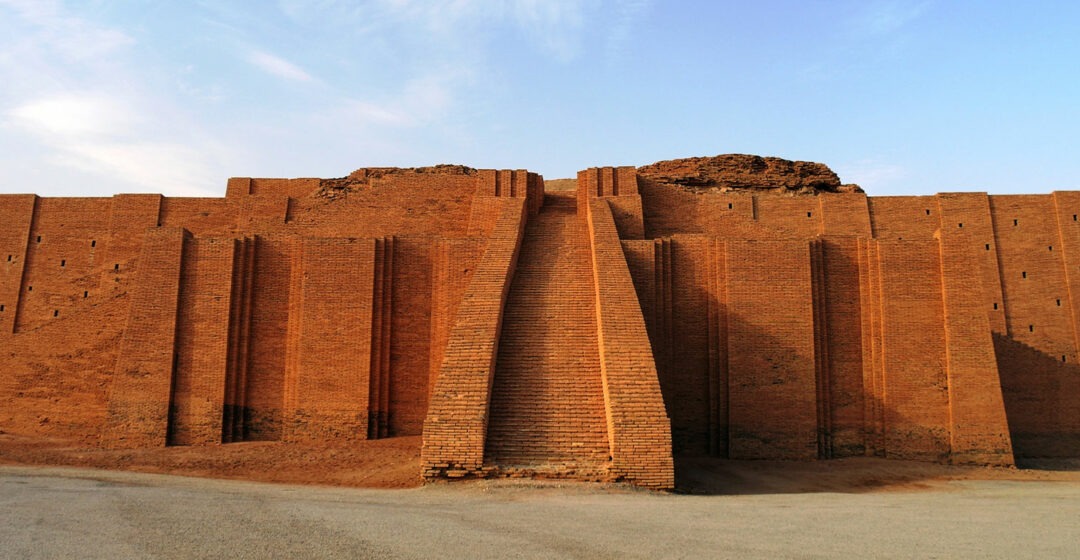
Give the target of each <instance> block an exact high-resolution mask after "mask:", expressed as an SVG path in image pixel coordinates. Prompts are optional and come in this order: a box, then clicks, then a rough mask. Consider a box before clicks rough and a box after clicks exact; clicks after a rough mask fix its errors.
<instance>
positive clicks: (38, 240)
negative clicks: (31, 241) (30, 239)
mask: <svg viewBox="0 0 1080 560" xmlns="http://www.w3.org/2000/svg"><path fill="white" fill-rule="evenodd" d="M37 242H38V243H41V236H40V235H39V236H37Z"/></svg>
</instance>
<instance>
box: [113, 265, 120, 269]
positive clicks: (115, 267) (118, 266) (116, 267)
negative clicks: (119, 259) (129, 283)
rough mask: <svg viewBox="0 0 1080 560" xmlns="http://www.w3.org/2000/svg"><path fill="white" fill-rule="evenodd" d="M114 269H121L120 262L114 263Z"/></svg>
mask: <svg viewBox="0 0 1080 560" xmlns="http://www.w3.org/2000/svg"><path fill="white" fill-rule="evenodd" d="M112 269H113V270H120V264H119V263H117V264H114V265H112Z"/></svg>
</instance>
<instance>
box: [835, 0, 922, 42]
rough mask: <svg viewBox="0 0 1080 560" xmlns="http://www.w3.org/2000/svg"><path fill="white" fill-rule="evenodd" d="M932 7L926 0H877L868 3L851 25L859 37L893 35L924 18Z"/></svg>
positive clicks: (856, 15)
mask: <svg viewBox="0 0 1080 560" xmlns="http://www.w3.org/2000/svg"><path fill="white" fill-rule="evenodd" d="M929 7H930V2H929V1H925V0H920V1H912V0H877V1H874V2H867V3H866V4H864V5H863V6H862V7H861V9H860V10H859V11H858V12H857V13H856V14H855V17H854V18H853V19H852V21H851V24H852V26H853V27H854V31H855V33H856V34H857V35H861V36H870V37H874V36H881V35H887V34H890V33H893V32H895V31H897V30H899V29H901V28H902V27H904V26H905V25H907V24H909V23H911V22H912V21H914V20H916V19H918V18H919V17H920V16H922V15H923V14H924V13H925V12H926V11H927V9H928V8H929Z"/></svg>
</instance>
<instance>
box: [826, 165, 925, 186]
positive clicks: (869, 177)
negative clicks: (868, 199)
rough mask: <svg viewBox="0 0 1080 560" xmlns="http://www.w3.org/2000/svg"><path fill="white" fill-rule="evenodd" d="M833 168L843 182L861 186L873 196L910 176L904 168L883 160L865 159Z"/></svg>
mask: <svg viewBox="0 0 1080 560" xmlns="http://www.w3.org/2000/svg"><path fill="white" fill-rule="evenodd" d="M833 167H834V170H835V171H836V174H837V175H839V176H840V179H841V180H842V181H843V182H845V183H855V184H857V185H860V186H862V187H863V188H865V189H866V190H867V191H868V192H870V193H871V194H873V192H874V191H875V190H878V189H881V190H884V189H886V188H889V187H891V186H894V185H895V184H896V183H897V182H899V181H901V180H903V179H904V178H906V177H907V175H908V171H907V169H905V168H904V167H903V166H901V165H897V164H895V163H889V162H887V161H884V160H881V159H863V160H858V161H853V162H849V163H843V164H839V165H834V166H833Z"/></svg>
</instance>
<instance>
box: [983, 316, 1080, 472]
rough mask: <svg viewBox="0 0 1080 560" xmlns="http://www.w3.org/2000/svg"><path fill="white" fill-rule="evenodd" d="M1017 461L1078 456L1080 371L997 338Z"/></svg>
mask: <svg viewBox="0 0 1080 560" xmlns="http://www.w3.org/2000/svg"><path fill="white" fill-rule="evenodd" d="M994 351H995V353H996V354H997V363H998V371H999V373H1000V375H1001V391H1002V396H1003V397H1004V399H1005V413H1006V415H1007V416H1008V420H1009V432H1010V433H1011V434H1012V440H1013V452H1014V454H1015V455H1016V458H1017V460H1018V461H1020V462H1021V463H1023V461H1022V460H1023V459H1036V458H1077V457H1080V366H1078V365H1077V364H1071V363H1063V362H1062V361H1061V359H1060V357H1057V356H1051V355H1048V354H1045V353H1043V352H1041V351H1039V350H1036V349H1035V348H1032V347H1030V346H1028V345H1026V344H1023V343H1021V342H1018V341H1016V340H1014V339H1012V338H1009V337H1007V336H1004V335H1001V334H998V333H994Z"/></svg>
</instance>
